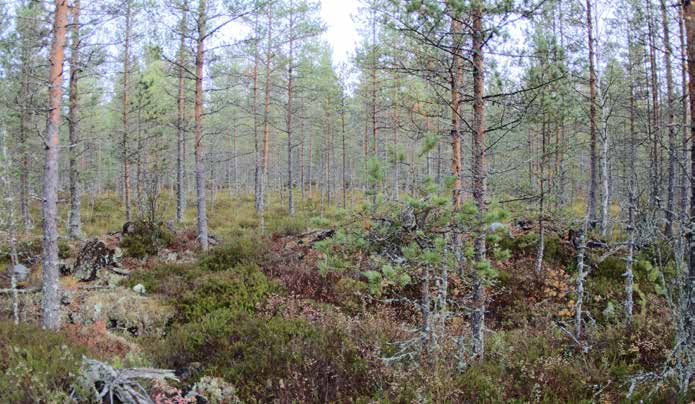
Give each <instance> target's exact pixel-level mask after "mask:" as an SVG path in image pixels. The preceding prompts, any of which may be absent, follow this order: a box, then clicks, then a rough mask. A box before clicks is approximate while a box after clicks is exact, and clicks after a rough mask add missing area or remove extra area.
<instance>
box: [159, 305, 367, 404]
mask: <svg viewBox="0 0 695 404" xmlns="http://www.w3.org/2000/svg"><path fill="white" fill-rule="evenodd" d="M152 351H153V355H154V357H155V358H156V359H157V360H158V361H159V364H160V366H163V367H168V368H187V367H188V366H189V365H190V364H191V363H194V362H197V363H200V364H202V367H201V368H200V370H199V372H200V373H201V374H202V375H205V376H215V377H222V378H223V379H224V380H226V381H228V382H230V383H232V384H233V385H234V386H236V387H237V389H238V393H239V397H240V398H241V399H242V400H244V401H251V402H255V401H261V402H273V401H280V402H340V401H347V400H348V399H351V400H355V399H358V398H359V397H368V396H370V395H371V393H372V392H373V391H375V388H376V384H375V381H374V380H373V379H372V378H371V375H370V367H369V363H368V362H367V361H366V360H365V359H364V357H363V355H362V354H361V353H360V351H359V350H358V349H357V347H356V346H355V345H354V343H353V342H352V341H350V340H349V339H348V338H347V337H346V336H345V335H344V334H343V333H342V332H341V331H340V330H336V329H324V328H319V327H317V326H312V325H311V324H309V323H307V322H305V321H302V320H286V319H283V318H280V317H271V318H253V317H250V316H248V315H247V314H244V313H238V312H237V313H235V312H234V311H232V310H226V309H223V310H217V311H215V312H213V313H210V314H208V315H206V316H204V317H202V318H200V319H199V320H198V321H195V322H192V323H188V324H185V325H180V326H175V327H174V328H173V329H172V332H171V334H170V335H169V336H168V337H167V338H166V339H164V340H162V341H160V342H158V343H156V344H155V345H154V346H153V347H152Z"/></svg>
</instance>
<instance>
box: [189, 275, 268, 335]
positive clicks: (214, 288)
mask: <svg viewBox="0 0 695 404" xmlns="http://www.w3.org/2000/svg"><path fill="white" fill-rule="evenodd" d="M273 287H274V286H273V285H272V284H271V283H270V282H269V281H268V279H267V278H266V276H265V275H264V274H263V272H261V270H260V269H259V268H258V266H257V265H255V264H239V265H237V266H235V267H234V268H233V269H229V270H227V271H223V272H215V273H208V274H204V275H201V276H200V277H199V278H197V279H194V280H193V281H192V284H191V286H190V289H189V290H188V291H187V292H186V293H184V294H183V295H182V296H181V297H180V298H178V299H176V303H175V304H176V308H177V311H178V313H179V316H180V320H181V321H183V322H190V321H195V320H197V319H199V318H201V317H203V316H205V315H206V314H209V313H212V312H214V311H216V310H219V309H229V310H231V311H233V312H252V311H253V310H254V309H255V307H256V305H257V304H258V303H260V302H261V301H262V300H263V298H264V297H265V296H266V295H267V294H268V293H269V292H270V291H271V290H272V289H273Z"/></svg>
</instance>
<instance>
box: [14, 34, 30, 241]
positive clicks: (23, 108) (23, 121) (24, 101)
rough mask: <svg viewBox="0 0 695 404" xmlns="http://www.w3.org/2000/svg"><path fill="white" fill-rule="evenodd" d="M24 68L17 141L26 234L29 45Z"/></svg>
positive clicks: (25, 47) (27, 224)
mask: <svg viewBox="0 0 695 404" xmlns="http://www.w3.org/2000/svg"><path fill="white" fill-rule="evenodd" d="M21 59H22V68H21V73H20V74H21V78H20V80H21V82H20V87H19V97H20V100H19V114H20V115H19V138H18V139H17V140H18V141H17V143H18V149H19V153H18V154H19V160H20V170H19V213H20V215H21V217H22V227H23V229H22V230H23V231H24V233H25V234H28V233H29V230H30V229H31V214H30V212H29V169H30V164H29V163H30V161H31V160H30V159H29V131H30V128H29V125H30V118H31V104H30V101H29V100H30V91H31V89H30V87H29V80H30V78H31V77H30V76H31V66H30V64H31V63H32V62H31V57H30V52H29V45H26V46H22V50H21Z"/></svg>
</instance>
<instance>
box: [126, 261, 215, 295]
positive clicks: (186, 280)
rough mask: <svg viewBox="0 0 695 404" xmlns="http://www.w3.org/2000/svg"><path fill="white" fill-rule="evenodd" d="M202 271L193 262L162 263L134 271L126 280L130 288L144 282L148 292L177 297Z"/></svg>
mask: <svg viewBox="0 0 695 404" xmlns="http://www.w3.org/2000/svg"><path fill="white" fill-rule="evenodd" d="M201 273H202V272H201V270H200V269H199V268H198V267H197V266H195V265H191V264H160V265H157V266H155V267H153V268H150V269H140V270H137V271H134V272H132V273H131V274H130V276H129V277H128V278H126V279H125V280H124V282H125V286H127V287H129V288H132V287H133V286H135V285H137V284H142V285H143V286H144V287H145V290H146V291H147V293H156V294H161V295H165V296H171V297H176V296H180V295H182V294H183V293H185V292H186V291H187V290H188V289H189V288H190V286H189V285H190V283H191V281H192V280H193V279H195V278H196V277H198V276H201Z"/></svg>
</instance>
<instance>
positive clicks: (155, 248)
mask: <svg viewBox="0 0 695 404" xmlns="http://www.w3.org/2000/svg"><path fill="white" fill-rule="evenodd" d="M134 226H135V229H134V231H133V232H132V233H129V234H126V235H124V236H123V240H122V241H121V248H123V249H124V250H125V253H126V255H127V256H129V257H132V258H145V257H147V256H150V255H157V253H158V252H159V250H161V249H162V248H164V247H166V246H168V245H170V244H172V243H173V242H174V241H175V237H174V234H173V233H172V232H171V231H170V230H169V229H167V228H166V227H165V226H164V225H163V224H162V223H152V222H145V221H138V222H135V223H134Z"/></svg>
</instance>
